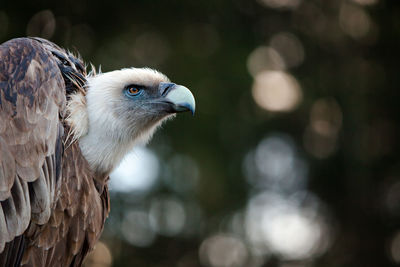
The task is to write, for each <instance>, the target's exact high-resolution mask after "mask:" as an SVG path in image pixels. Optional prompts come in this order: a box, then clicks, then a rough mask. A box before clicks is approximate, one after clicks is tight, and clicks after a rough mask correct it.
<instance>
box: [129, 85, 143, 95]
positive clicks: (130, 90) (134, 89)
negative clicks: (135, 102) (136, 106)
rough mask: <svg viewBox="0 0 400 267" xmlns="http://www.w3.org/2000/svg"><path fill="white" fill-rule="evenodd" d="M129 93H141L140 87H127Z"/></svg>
mask: <svg viewBox="0 0 400 267" xmlns="http://www.w3.org/2000/svg"><path fill="white" fill-rule="evenodd" d="M127 91H128V94H130V95H137V94H139V93H140V89H139V88H138V87H136V86H129V87H128V88H127Z"/></svg>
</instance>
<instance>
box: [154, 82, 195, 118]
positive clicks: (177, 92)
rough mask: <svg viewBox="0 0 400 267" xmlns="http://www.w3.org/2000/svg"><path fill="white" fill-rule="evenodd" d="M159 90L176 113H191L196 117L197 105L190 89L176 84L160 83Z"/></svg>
mask: <svg viewBox="0 0 400 267" xmlns="http://www.w3.org/2000/svg"><path fill="white" fill-rule="evenodd" d="M159 89H160V91H161V94H162V96H164V99H165V101H166V102H167V103H169V104H170V105H171V107H172V110H173V111H174V112H184V111H190V112H192V115H194V112H195V109H196V103H195V100H194V96H193V94H192V92H190V90H189V89H188V88H186V87H185V86H182V85H177V84H174V83H160V85H159Z"/></svg>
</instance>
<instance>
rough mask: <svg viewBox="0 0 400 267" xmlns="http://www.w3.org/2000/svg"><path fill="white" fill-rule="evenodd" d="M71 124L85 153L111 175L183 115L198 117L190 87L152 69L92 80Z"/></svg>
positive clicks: (77, 100)
mask: <svg viewBox="0 0 400 267" xmlns="http://www.w3.org/2000/svg"><path fill="white" fill-rule="evenodd" d="M67 110H68V113H69V117H68V121H69V124H70V125H71V127H72V132H73V136H74V138H76V139H79V145H80V147H81V150H82V153H83V155H84V156H85V158H86V159H87V161H88V162H89V164H90V165H91V167H92V168H93V169H94V170H95V171H96V172H98V173H104V174H108V173H109V172H111V171H112V169H113V168H114V167H116V166H117V165H118V164H119V162H120V161H121V160H122V158H123V157H124V156H125V155H126V154H127V153H128V152H129V151H130V150H131V149H132V148H133V146H134V145H135V144H137V143H146V142H147V141H148V140H150V138H151V136H152V134H153V133H154V131H155V130H156V129H157V127H158V126H159V125H161V123H162V122H163V121H165V120H166V119H168V118H172V117H173V116H174V115H175V114H176V113H177V112H182V111H190V112H191V113H192V114H194V111H195V100H194V97H193V95H192V93H191V92H190V91H189V89H187V88H186V87H184V86H182V85H177V84H175V83H172V82H171V81H170V80H169V79H168V78H167V77H166V76H165V75H164V74H162V73H160V72H158V71H155V70H152V69H149V68H127V69H121V70H116V71H111V72H106V73H100V74H95V73H93V74H91V75H89V76H88V80H87V88H86V93H84V92H83V91H82V92H77V93H76V94H74V95H72V96H71V97H70V100H69V103H68V107H67Z"/></svg>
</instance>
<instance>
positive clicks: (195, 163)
mask: <svg viewBox="0 0 400 267" xmlns="http://www.w3.org/2000/svg"><path fill="white" fill-rule="evenodd" d="M27 35H28V36H41V37H44V38H47V39H49V40H52V41H54V42H56V43H57V44H59V45H61V46H63V47H66V48H68V49H70V50H72V51H79V53H80V54H81V55H82V57H83V58H84V59H85V61H86V62H88V63H89V62H91V63H93V64H94V65H96V66H99V65H101V68H102V70H103V71H109V70H113V69H118V68H122V67H129V66H135V67H143V66H148V67H152V68H156V69H159V70H160V71H162V72H164V73H165V74H167V75H168V76H169V77H170V78H171V80H172V81H175V82H177V83H179V84H184V85H186V86H187V87H189V88H190V89H191V90H192V92H193V94H194V95H195V97H196V102H197V103H196V104H197V111H196V115H195V116H194V117H191V116H190V114H180V115H179V116H178V117H177V118H176V119H175V120H174V121H171V122H168V123H167V124H165V126H164V127H163V129H162V130H161V131H159V132H158V133H157V134H156V135H155V137H154V139H153V140H152V141H151V143H150V144H149V145H148V146H147V147H138V148H137V149H136V150H135V151H133V152H132V153H131V154H130V155H129V156H128V158H127V160H126V161H124V162H123V163H122V164H121V167H120V168H119V169H117V170H116V171H115V172H114V173H113V174H112V178H111V188H112V191H111V193H112V200H111V202H112V203H111V205H112V211H111V215H110V217H109V219H108V221H107V225H106V229H105V231H104V234H103V236H102V240H101V243H99V244H98V245H97V247H96V250H95V251H94V253H93V254H92V255H91V257H90V258H89V259H88V260H87V261H86V265H85V266H86V267H108V266H115V267H116V266H160V267H161V266H178V267H184V266H189V267H190V266H211V267H220V266H227V267H228V266H250V267H253V266H254V267H256V266H271V267H274V266H277V267H278V266H279V267H308V266H322V267H329V266H335V267H336V266H352V267H353V266H397V265H399V264H400V179H399V176H400V160H399V159H400V158H399V155H398V153H399V151H400V150H399V141H398V136H399V116H400V113H399V111H400V105H399V104H398V103H397V101H398V99H399V88H398V87H399V85H400V73H399V67H398V64H399V63H398V62H399V59H400V41H399V40H400V2H399V1H384V0H257V1H255V0H254V1H253V0H231V1H228V0H213V1H211V0H209V1H176V0H175V1H161V0H153V1H145V0H140V1H127V0H125V1H119V0H116V1H108V2H101V1H81V0H79V1H78V0H74V1H48V2H46V1H9V0H2V1H1V3H0V40H1V41H6V40H8V39H11V38H14V37H20V36H27ZM0 60H1V59H0Z"/></svg>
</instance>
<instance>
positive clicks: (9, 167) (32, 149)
mask: <svg viewBox="0 0 400 267" xmlns="http://www.w3.org/2000/svg"><path fill="white" fill-rule="evenodd" d="M0 59H1V61H0V252H1V251H3V249H4V246H5V244H6V242H10V241H12V240H13V239H14V238H15V237H16V236H20V235H21V234H23V233H24V232H25V230H26V229H27V228H28V225H29V223H30V222H31V220H32V222H34V223H36V224H39V225H40V224H44V223H46V222H47V221H48V220H49V218H50V215H51V207H52V206H54V204H55V195H56V181H57V180H58V177H56V175H60V174H59V172H58V173H57V171H56V169H57V164H59V165H60V164H61V162H57V161H56V158H57V159H60V158H61V156H60V155H56V153H62V150H60V149H57V142H60V140H61V138H62V136H63V125H62V123H61V122H60V120H59V117H60V116H62V115H63V114H62V112H63V111H64V109H65V102H66V98H65V92H64V91H65V85H64V82H63V78H62V75H61V74H60V71H59V70H58V67H57V63H56V61H55V60H54V59H53V57H52V56H51V54H50V53H49V52H48V51H47V50H45V49H44V48H43V46H42V45H40V43H38V42H36V41H33V40H30V39H27V38H21V39H14V40H11V41H9V42H6V43H4V44H2V45H1V46H0ZM58 168H60V167H58ZM2 256H3V257H5V255H2Z"/></svg>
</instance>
